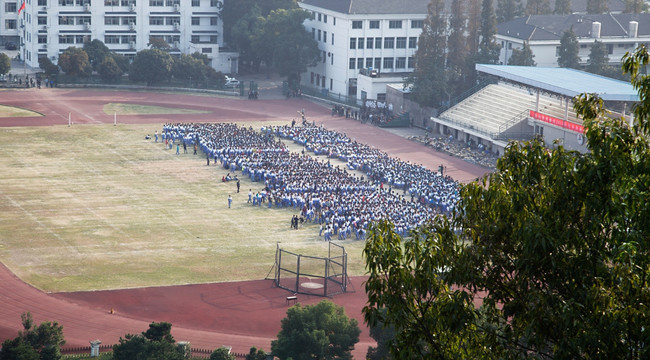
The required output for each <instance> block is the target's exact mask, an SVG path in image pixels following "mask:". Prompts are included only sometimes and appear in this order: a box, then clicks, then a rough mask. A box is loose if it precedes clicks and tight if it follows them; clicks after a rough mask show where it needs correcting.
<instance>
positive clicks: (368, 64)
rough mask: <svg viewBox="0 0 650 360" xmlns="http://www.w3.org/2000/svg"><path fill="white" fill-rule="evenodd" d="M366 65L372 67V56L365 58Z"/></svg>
mask: <svg viewBox="0 0 650 360" xmlns="http://www.w3.org/2000/svg"><path fill="white" fill-rule="evenodd" d="M366 67H367V68H371V67H372V58H366Z"/></svg>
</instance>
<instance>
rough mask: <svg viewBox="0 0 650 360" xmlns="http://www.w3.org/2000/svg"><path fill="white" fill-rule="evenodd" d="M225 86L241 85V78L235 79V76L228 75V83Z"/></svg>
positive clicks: (234, 86)
mask: <svg viewBox="0 0 650 360" xmlns="http://www.w3.org/2000/svg"><path fill="white" fill-rule="evenodd" d="M224 86H225V87H228V88H236V87H239V80H237V79H235V78H234V77H229V76H226V83H225V84H224Z"/></svg>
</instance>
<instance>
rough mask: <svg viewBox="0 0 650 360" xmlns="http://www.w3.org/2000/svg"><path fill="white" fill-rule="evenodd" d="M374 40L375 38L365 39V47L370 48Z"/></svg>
mask: <svg viewBox="0 0 650 360" xmlns="http://www.w3.org/2000/svg"><path fill="white" fill-rule="evenodd" d="M374 42H375V38H367V39H366V49H372V45H373V43H374Z"/></svg>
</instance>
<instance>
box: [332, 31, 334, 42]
mask: <svg viewBox="0 0 650 360" xmlns="http://www.w3.org/2000/svg"><path fill="white" fill-rule="evenodd" d="M332 45H334V33H332Z"/></svg>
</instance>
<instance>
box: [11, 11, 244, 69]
mask: <svg viewBox="0 0 650 360" xmlns="http://www.w3.org/2000/svg"><path fill="white" fill-rule="evenodd" d="M21 4H22V0H0V6H1V7H2V9H3V10H4V11H3V12H2V18H1V19H0V21H2V23H1V25H0V26H1V28H0V36H1V37H2V38H3V42H6V41H16V42H17V43H18V44H19V45H20V48H19V54H20V56H21V58H24V59H25V60H26V63H27V65H29V66H31V67H38V58H40V57H45V56H47V57H49V58H50V59H51V60H52V61H53V62H55V63H56V61H57V59H58V56H59V54H60V53H62V52H63V51H64V50H65V49H67V48H68V47H70V46H76V47H83V44H84V42H85V41H89V40H94V39H99V40H101V41H102V42H103V43H104V44H106V46H107V47H108V48H109V49H110V50H111V51H113V52H115V53H118V54H123V55H125V56H127V57H133V56H135V54H136V52H138V51H140V50H143V49H147V48H148V45H147V44H149V39H150V38H151V37H157V38H162V39H164V40H165V41H166V42H167V43H168V44H169V45H170V46H171V47H172V51H171V53H172V54H174V53H177V54H178V53H194V52H197V51H198V52H200V53H202V54H206V55H207V56H208V57H209V58H210V59H211V60H212V66H213V67H214V68H215V69H216V70H218V71H222V72H224V73H236V72H237V57H236V55H235V54H224V53H220V47H221V46H223V38H222V36H221V34H222V29H223V24H222V22H221V20H220V19H219V14H220V9H221V7H220V5H221V0H182V1H181V0H26V1H25V10H24V11H23V12H21V13H20V15H18V9H19V8H20V5H21Z"/></svg>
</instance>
